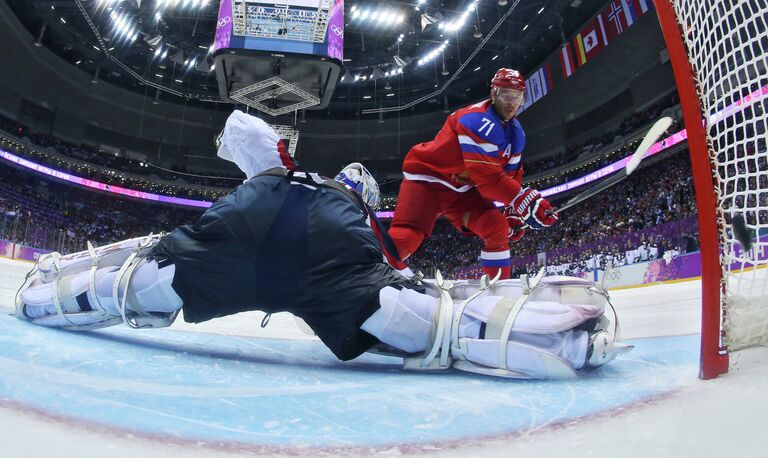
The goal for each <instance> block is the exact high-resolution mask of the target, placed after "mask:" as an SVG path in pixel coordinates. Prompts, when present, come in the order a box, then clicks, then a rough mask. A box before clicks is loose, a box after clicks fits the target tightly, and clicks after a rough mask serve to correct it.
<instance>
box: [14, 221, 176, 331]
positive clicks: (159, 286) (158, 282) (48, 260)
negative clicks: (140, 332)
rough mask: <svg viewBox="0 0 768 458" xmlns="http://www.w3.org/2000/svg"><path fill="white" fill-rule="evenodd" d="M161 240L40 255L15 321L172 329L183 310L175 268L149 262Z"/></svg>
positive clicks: (71, 326) (145, 239)
mask: <svg viewBox="0 0 768 458" xmlns="http://www.w3.org/2000/svg"><path fill="white" fill-rule="evenodd" d="M161 237H162V235H152V234H150V235H149V236H146V237H137V238H133V239H129V240H124V241H122V242H117V243H114V244H111V245H106V246H103V247H100V248H98V249H94V248H93V246H92V245H91V244H90V242H89V243H88V250H86V251H81V252H79V253H74V254H70V255H66V256H61V255H60V254H59V253H48V254H45V255H42V256H41V257H40V258H39V259H38V261H37V263H36V265H35V267H34V268H33V269H32V271H30V272H29V274H27V279H26V281H25V282H24V285H22V287H21V288H20V290H19V292H18V294H17V295H16V316H17V317H19V318H21V319H25V320H29V321H31V322H33V323H35V324H38V325H41V326H49V327H56V328H64V329H69V330H86V329H96V328H103V327H106V326H112V325H115V324H119V323H123V322H124V323H126V324H127V325H129V326H130V327H133V328H144V327H164V326H170V324H171V323H172V322H173V320H174V319H175V318H176V315H177V313H178V311H179V310H180V309H181V305H182V301H181V298H179V296H178V295H177V294H176V292H175V291H174V290H173V288H172V287H171V283H172V281H173V275H174V272H175V267H174V266H173V264H171V265H168V266H166V267H163V268H160V266H159V265H158V263H157V262H156V261H155V260H147V259H146V255H147V253H148V252H149V250H150V249H151V248H152V247H153V246H154V245H156V244H157V242H158V241H159V240H160V238H161Z"/></svg>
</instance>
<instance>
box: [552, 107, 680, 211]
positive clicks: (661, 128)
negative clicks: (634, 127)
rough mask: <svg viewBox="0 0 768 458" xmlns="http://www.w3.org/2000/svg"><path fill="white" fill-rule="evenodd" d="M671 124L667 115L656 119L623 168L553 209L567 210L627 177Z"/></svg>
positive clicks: (670, 119)
mask: <svg viewBox="0 0 768 458" xmlns="http://www.w3.org/2000/svg"><path fill="white" fill-rule="evenodd" d="M671 124H672V118H669V117H664V118H661V119H659V120H658V121H656V122H655V123H654V124H653V126H651V128H650V129H649V130H648V133H646V134H645V137H643V140H642V141H641V142H640V146H638V147H637V150H635V152H634V153H633V154H632V156H631V157H630V158H629V160H628V161H627V164H626V166H625V167H624V168H623V169H621V170H620V171H619V172H617V173H616V174H615V175H613V176H611V177H608V178H606V179H605V180H603V181H601V182H599V183H597V184H595V185H593V186H592V187H591V188H589V189H587V190H584V191H582V192H581V193H579V194H576V195H575V196H573V197H571V198H570V199H568V201H566V202H565V203H564V204H563V205H561V206H560V207H558V208H557V209H556V210H555V211H557V212H561V211H563V210H567V209H569V208H571V207H573V206H574V205H576V204H579V203H581V202H584V201H585V200H587V199H589V198H590V197H593V196H595V195H596V194H599V193H601V192H603V191H605V190H606V189H608V188H610V187H612V186H613V185H615V184H618V183H621V182H622V181H624V179H625V178H627V177H628V176H629V175H631V174H632V172H634V171H635V170H636V169H637V166H638V165H639V164H640V161H642V160H643V158H644V157H645V153H647V152H648V150H649V149H650V148H651V146H653V144H654V143H656V142H657V141H658V139H659V138H660V137H661V136H662V135H664V132H666V131H667V129H669V126H670V125H671Z"/></svg>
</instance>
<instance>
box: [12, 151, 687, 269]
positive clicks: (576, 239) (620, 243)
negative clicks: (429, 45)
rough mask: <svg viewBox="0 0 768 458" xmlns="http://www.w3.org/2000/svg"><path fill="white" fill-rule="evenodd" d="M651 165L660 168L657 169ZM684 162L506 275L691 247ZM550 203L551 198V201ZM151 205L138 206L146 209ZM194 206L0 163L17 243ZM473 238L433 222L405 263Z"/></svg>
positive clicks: (459, 257)
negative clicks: (111, 191) (115, 192)
mask: <svg viewBox="0 0 768 458" xmlns="http://www.w3.org/2000/svg"><path fill="white" fill-rule="evenodd" d="M659 168H662V169H663V170H664V173H663V174H659V172H658V171H659ZM692 193H693V191H692V179H691V172H690V164H689V161H688V159H687V154H685V152H683V153H678V154H676V155H675V156H674V157H671V158H668V159H666V160H663V161H661V162H659V163H657V164H652V165H651V166H649V167H647V168H645V169H641V170H639V171H638V172H636V175H635V176H633V177H630V178H629V179H627V180H626V181H625V182H623V183H621V184H619V185H617V186H616V187H615V188H613V190H612V191H611V192H605V193H602V194H599V195H598V196H596V197H594V198H593V199H591V200H589V201H588V202H587V204H584V205H579V206H576V207H574V208H572V209H570V210H567V211H566V212H564V213H563V214H562V215H561V219H560V221H559V222H558V223H557V224H556V225H554V226H553V227H551V228H548V229H546V230H541V231H533V230H528V231H527V233H526V235H525V236H524V237H523V239H522V240H521V241H519V242H517V243H515V244H513V245H512V254H513V271H514V272H515V274H516V275H519V274H520V273H523V272H529V271H535V270H536V269H537V266H538V265H539V264H540V260H539V259H538V256H539V253H547V254H546V264H547V265H548V266H549V267H548V269H549V271H550V272H552V273H562V274H575V273H578V272H583V271H589V270H592V269H594V268H598V267H602V268H604V267H605V266H606V265H607V264H608V263H611V264H613V265H622V264H631V263H633V262H641V261H645V260H650V259H655V258H661V257H663V256H664V255H665V253H666V254H667V256H670V255H675V254H677V253H686V252H690V251H695V250H697V249H698V247H697V246H696V243H697V240H698V236H697V228H696V224H695V221H694V218H693V215H694V214H695V204H694V199H693V197H692V196H693V194H692ZM555 204H556V202H555ZM148 205H152V208H153V210H152V211H151V212H147V206H148ZM202 211H203V210H202V209H198V208H190V207H180V206H170V205H159V204H148V203H144V202H141V201H137V200H128V199H122V198H115V197H112V196H110V195H107V194H105V193H96V192H94V191H87V190H83V189H78V188H76V187H72V186H69V185H65V184H60V183H57V182H52V181H49V180H46V179H43V178H42V177H41V176H39V175H35V174H31V173H28V172H25V171H22V170H19V169H16V168H12V167H9V166H5V165H3V166H2V167H0V238H2V239H6V240H11V241H13V242H16V243H20V244H23V245H28V246H33V247H38V248H45V249H55V250H59V251H64V252H71V251H78V250H81V249H83V248H84V247H85V241H86V240H90V241H92V242H93V243H94V244H96V245H102V244H106V243H110V242H114V241H117V240H121V239H124V238H126V237H134V236H140V235H144V234H147V233H149V232H156V233H157V232H160V231H168V230H170V229H172V228H173V227H175V226H176V225H179V224H184V223H190V222H192V221H194V220H195V219H196V218H197V217H198V216H199V215H200V214H201V213H202ZM480 250H481V242H480V240H479V239H477V238H475V237H465V236H464V235H462V234H460V233H459V232H458V231H457V230H456V229H454V228H453V227H452V226H451V225H450V224H449V223H448V222H447V221H445V220H442V219H441V220H438V223H437V226H436V230H435V231H434V233H433V234H432V236H431V238H430V239H429V240H428V241H427V242H426V243H424V244H423V245H422V247H421V248H420V249H419V250H418V251H417V252H416V253H415V254H414V255H413V256H411V258H410V259H409V260H408V262H409V264H410V265H411V266H412V268H414V269H416V270H421V271H423V272H424V273H425V274H427V275H433V274H434V271H435V270H436V269H438V268H439V269H441V270H442V271H443V272H444V273H445V274H446V275H447V276H451V277H477V276H479V273H478V272H479V268H478V267H477V265H478V256H479V253H480Z"/></svg>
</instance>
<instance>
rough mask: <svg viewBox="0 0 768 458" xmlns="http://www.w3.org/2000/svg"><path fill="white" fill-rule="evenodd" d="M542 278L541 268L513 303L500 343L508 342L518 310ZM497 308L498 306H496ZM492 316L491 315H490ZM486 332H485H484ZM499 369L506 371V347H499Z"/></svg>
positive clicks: (542, 270) (489, 322) (489, 323)
mask: <svg viewBox="0 0 768 458" xmlns="http://www.w3.org/2000/svg"><path fill="white" fill-rule="evenodd" d="M543 276H544V268H543V267H542V268H541V269H540V270H539V273H537V274H536V276H535V277H533V280H532V281H531V283H530V284H529V285H528V288H526V289H525V290H523V295H522V296H520V297H518V298H517V300H516V301H515V303H514V305H513V306H512V308H511V309H509V312H508V314H507V319H506V320H505V322H504V327H503V328H502V330H501V335H500V336H499V340H500V341H501V342H507V341H509V334H511V333H512V326H514V324H515V320H516V319H517V315H518V314H519V313H520V310H521V309H522V308H523V304H525V301H527V300H528V298H529V297H530V295H531V292H532V291H533V290H534V289H536V287H537V286H539V282H540V281H541V278H542V277H543ZM503 302H505V301H503V300H502V301H499V303H500V304H501V303H503ZM497 307H498V306H497ZM495 311H496V307H495V308H494V312H495ZM491 316H493V313H492V314H491ZM490 325H491V321H490V320H489V321H488V327H490ZM486 332H487V331H486ZM499 367H500V368H502V369H507V345H499Z"/></svg>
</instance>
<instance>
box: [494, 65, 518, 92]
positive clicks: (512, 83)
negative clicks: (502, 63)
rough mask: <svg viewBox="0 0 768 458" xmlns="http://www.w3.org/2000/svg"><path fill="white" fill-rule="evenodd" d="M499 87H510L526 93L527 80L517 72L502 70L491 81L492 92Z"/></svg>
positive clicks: (508, 69) (507, 69)
mask: <svg viewBox="0 0 768 458" xmlns="http://www.w3.org/2000/svg"><path fill="white" fill-rule="evenodd" d="M497 87H508V88H511V89H517V90H518V91H522V92H525V78H523V75H521V74H520V72H518V71H517V70H513V69H511V68H500V69H499V70H498V71H497V72H496V74H495V75H493V79H492V80H491V90H493V89H495V88H497Z"/></svg>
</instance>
